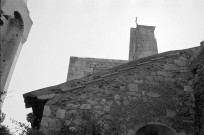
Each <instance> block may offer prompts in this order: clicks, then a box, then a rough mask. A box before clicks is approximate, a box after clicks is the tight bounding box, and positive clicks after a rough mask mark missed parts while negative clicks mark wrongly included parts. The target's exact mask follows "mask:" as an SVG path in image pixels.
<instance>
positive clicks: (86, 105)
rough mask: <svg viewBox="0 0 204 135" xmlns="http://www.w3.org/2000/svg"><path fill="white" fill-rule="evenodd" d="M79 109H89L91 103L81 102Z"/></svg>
mask: <svg viewBox="0 0 204 135" xmlns="http://www.w3.org/2000/svg"><path fill="white" fill-rule="evenodd" d="M80 109H83V110H84V109H91V105H90V104H83V105H81V106H80Z"/></svg>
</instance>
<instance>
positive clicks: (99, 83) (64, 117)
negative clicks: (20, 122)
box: [24, 48, 199, 135]
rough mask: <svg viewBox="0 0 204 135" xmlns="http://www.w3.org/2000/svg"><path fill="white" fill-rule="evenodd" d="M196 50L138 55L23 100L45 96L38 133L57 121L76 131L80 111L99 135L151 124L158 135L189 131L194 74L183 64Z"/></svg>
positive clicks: (138, 129) (191, 129)
mask: <svg viewBox="0 0 204 135" xmlns="http://www.w3.org/2000/svg"><path fill="white" fill-rule="evenodd" d="M198 49H199V48H192V49H188V50H184V51H172V52H167V53H164V54H159V55H157V56H151V57H148V58H143V59H140V60H137V61H133V62H129V63H126V64H122V65H120V66H117V67H114V68H111V69H107V70H104V71H102V72H98V73H96V74H93V75H90V76H87V77H83V78H81V79H77V80H72V81H69V82H66V83H63V84H60V85H58V86H54V87H50V88H46V89H44V90H43V89H42V90H39V91H34V92H31V93H28V94H25V95H24V98H25V97H29V96H32V97H35V96H36V97H37V98H38V99H46V100H48V101H47V103H46V104H45V106H44V111H43V116H42V119H41V123H40V124H41V129H42V130H44V131H45V130H47V129H51V130H52V129H55V130H56V129H57V128H58V127H59V126H60V124H61V123H62V121H63V122H64V124H66V125H67V126H69V127H70V128H72V129H76V130H77V129H78V128H79V127H80V125H81V124H82V123H83V121H84V119H86V117H84V115H82V114H84V113H85V114H86V113H87V112H88V113H90V114H91V122H92V121H95V124H96V125H97V124H99V125H100V126H101V127H102V129H103V134H104V135H105V134H111V133H118V134H120V135H122V134H123V135H134V134H135V133H137V134H139V135H140V132H142V131H143V130H145V128H151V127H154V126H155V127H157V129H158V130H160V131H157V133H158V132H163V134H164V135H165V134H168V133H172V135H176V132H177V133H179V135H192V134H194V133H195V124H194V119H195V102H194V101H195V99H194V91H193V89H192V86H193V78H194V74H193V73H192V72H191V71H190V69H189V64H190V62H191V61H192V60H193V59H194V58H195V54H196V53H197V50H198ZM159 127H160V128H159ZM164 128H166V130H165V133H164V130H162V129H164ZM161 130H162V131H161Z"/></svg>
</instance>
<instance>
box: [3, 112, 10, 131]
mask: <svg viewBox="0 0 204 135" xmlns="http://www.w3.org/2000/svg"><path fill="white" fill-rule="evenodd" d="M5 117H6V114H5V113H1V112H0V135H11V133H10V131H9V129H8V127H7V126H4V125H2V122H3V121H4V119H5Z"/></svg>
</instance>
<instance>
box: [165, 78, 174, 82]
mask: <svg viewBox="0 0 204 135" xmlns="http://www.w3.org/2000/svg"><path fill="white" fill-rule="evenodd" d="M175 81H176V80H175V79H173V78H169V77H165V82H175Z"/></svg>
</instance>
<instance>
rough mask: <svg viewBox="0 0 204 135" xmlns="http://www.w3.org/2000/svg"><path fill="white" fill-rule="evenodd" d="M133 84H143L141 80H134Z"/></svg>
mask: <svg viewBox="0 0 204 135" xmlns="http://www.w3.org/2000/svg"><path fill="white" fill-rule="evenodd" d="M134 82H135V83H143V80H134Z"/></svg>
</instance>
